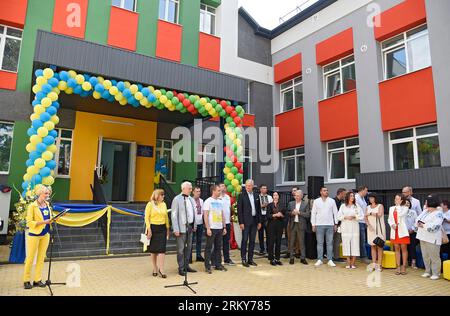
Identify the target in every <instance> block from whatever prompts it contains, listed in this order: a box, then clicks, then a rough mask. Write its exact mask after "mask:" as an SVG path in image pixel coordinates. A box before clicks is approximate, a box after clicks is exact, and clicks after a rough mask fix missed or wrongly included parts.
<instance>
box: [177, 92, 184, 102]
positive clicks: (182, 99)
mask: <svg viewBox="0 0 450 316" xmlns="http://www.w3.org/2000/svg"><path fill="white" fill-rule="evenodd" d="M177 98H178V100H180V102H183V101H184V100H185V99H186V98H185V96H184V94H182V93H178V95H177Z"/></svg>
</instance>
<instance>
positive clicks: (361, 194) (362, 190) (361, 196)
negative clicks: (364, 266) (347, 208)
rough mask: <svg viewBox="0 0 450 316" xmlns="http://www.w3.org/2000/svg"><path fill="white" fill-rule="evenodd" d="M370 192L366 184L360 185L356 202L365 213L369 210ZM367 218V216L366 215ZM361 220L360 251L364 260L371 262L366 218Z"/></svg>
mask: <svg viewBox="0 0 450 316" xmlns="http://www.w3.org/2000/svg"><path fill="white" fill-rule="evenodd" d="M368 193H369V188H368V187H366V186H360V187H359V188H358V193H356V194H355V200H356V204H357V205H358V206H359V207H360V208H361V210H362V211H363V213H364V214H366V210H367V202H366V196H367V194H368ZM364 218H365V217H364ZM364 218H363V219H362V220H360V221H359V253H360V258H361V260H362V261H364V262H366V263H369V262H368V258H367V250H366V243H367V224H366V221H365V219H364Z"/></svg>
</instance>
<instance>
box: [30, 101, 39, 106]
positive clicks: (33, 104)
mask: <svg viewBox="0 0 450 316" xmlns="http://www.w3.org/2000/svg"><path fill="white" fill-rule="evenodd" d="M38 104H39V101H38V100H33V102H31V105H32V106H33V107H35V106H36V105H38Z"/></svg>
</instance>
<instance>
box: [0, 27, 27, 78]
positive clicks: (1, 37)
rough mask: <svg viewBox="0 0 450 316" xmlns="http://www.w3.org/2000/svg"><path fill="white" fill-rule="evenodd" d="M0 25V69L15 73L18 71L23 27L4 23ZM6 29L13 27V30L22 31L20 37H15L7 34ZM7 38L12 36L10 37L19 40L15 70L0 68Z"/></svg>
mask: <svg viewBox="0 0 450 316" xmlns="http://www.w3.org/2000/svg"><path fill="white" fill-rule="evenodd" d="M0 26H2V27H3V33H0V70H1V71H5V72H10V73H15V74H16V73H18V72H19V66H20V53H21V52H22V37H23V29H19V28H17V27H11V26H8V25H4V24H0ZM8 29H14V30H18V31H21V32H22V37H15V36H11V35H7V30H8ZM7 38H12V39H15V40H19V41H20V49H19V59H18V60H17V70H16V71H11V70H6V69H3V68H2V67H3V58H4V53H5V45H6V39H7Z"/></svg>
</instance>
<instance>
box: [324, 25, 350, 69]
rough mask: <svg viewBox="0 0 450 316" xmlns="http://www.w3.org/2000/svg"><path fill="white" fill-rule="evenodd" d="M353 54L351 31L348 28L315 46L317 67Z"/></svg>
mask: <svg viewBox="0 0 450 316" xmlns="http://www.w3.org/2000/svg"><path fill="white" fill-rule="evenodd" d="M352 53H353V29H352V28H349V29H347V30H345V31H343V32H341V33H339V34H336V35H334V36H332V37H330V38H328V39H326V40H325V41H323V42H320V43H319V44H317V45H316V61H317V64H318V65H321V66H323V65H326V64H328V63H331V62H333V61H335V60H338V59H341V58H343V57H345V56H347V55H350V54H352Z"/></svg>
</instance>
